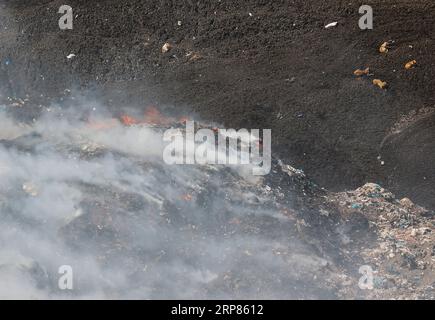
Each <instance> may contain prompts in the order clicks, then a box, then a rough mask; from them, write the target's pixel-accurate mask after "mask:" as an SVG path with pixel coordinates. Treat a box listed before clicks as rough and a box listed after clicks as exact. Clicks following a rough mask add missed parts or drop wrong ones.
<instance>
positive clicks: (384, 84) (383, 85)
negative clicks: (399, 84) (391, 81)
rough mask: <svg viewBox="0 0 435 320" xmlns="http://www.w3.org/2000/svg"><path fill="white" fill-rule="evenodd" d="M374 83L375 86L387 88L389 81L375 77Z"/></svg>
mask: <svg viewBox="0 0 435 320" xmlns="http://www.w3.org/2000/svg"><path fill="white" fill-rule="evenodd" d="M373 84H374V85H375V86H378V87H379V88H381V89H385V88H386V87H387V83H386V82H385V81H382V80H379V79H374V80H373Z"/></svg>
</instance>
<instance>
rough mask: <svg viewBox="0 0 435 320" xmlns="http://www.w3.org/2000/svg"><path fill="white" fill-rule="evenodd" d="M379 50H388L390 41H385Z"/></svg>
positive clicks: (384, 51)
mask: <svg viewBox="0 0 435 320" xmlns="http://www.w3.org/2000/svg"><path fill="white" fill-rule="evenodd" d="M379 52H380V53H387V52H388V42H384V43H383V44H381V46H380V47H379Z"/></svg>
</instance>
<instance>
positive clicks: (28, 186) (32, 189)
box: [23, 182, 38, 197]
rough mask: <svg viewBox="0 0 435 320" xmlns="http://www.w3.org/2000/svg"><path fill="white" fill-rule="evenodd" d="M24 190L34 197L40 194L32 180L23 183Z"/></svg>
mask: <svg viewBox="0 0 435 320" xmlns="http://www.w3.org/2000/svg"><path fill="white" fill-rule="evenodd" d="M23 191H24V192H25V193H27V194H28V195H30V196H32V197H36V196H37V195H38V190H37V189H36V187H35V185H34V184H32V183H31V182H26V183H24V184H23Z"/></svg>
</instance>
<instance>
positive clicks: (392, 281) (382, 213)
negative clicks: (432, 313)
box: [329, 183, 435, 299]
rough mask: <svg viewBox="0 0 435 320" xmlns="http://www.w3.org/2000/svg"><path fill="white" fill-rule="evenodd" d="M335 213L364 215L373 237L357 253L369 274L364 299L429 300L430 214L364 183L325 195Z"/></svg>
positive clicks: (432, 267)
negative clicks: (371, 282) (371, 281)
mask: <svg viewBox="0 0 435 320" xmlns="http://www.w3.org/2000/svg"><path fill="white" fill-rule="evenodd" d="M329 201H331V202H332V203H334V204H335V205H336V206H337V208H338V210H339V212H340V213H341V215H343V216H348V215H350V214H352V213H359V214H362V215H363V216H364V217H366V218H367V219H368V221H369V224H370V229H371V230H372V231H373V232H375V234H376V236H377V239H376V241H375V242H374V244H373V245H372V246H370V247H366V248H364V249H363V250H362V251H361V256H362V258H363V259H364V263H365V264H366V265H368V266H370V267H371V268H372V269H373V271H374V274H375V275H374V285H373V290H368V291H367V298H374V299H434V297H435V272H434V271H435V232H434V224H435V220H434V212H432V211H430V210H427V209H425V208H422V207H420V206H418V205H416V204H414V203H413V202H412V201H411V200H410V199H408V198H403V199H401V200H399V199H397V198H396V197H395V195H394V194H392V193H391V192H389V191H387V190H386V189H384V188H382V187H381V186H380V185H378V184H374V183H367V184H365V185H364V186H362V187H360V188H358V189H356V190H354V191H350V192H340V193H336V194H332V195H330V198H329Z"/></svg>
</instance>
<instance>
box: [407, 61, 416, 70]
mask: <svg viewBox="0 0 435 320" xmlns="http://www.w3.org/2000/svg"><path fill="white" fill-rule="evenodd" d="M416 63H417V61H415V60H412V61H409V62H407V63H406V64H405V69H411V68H412V67H414V66H415V64H416Z"/></svg>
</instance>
